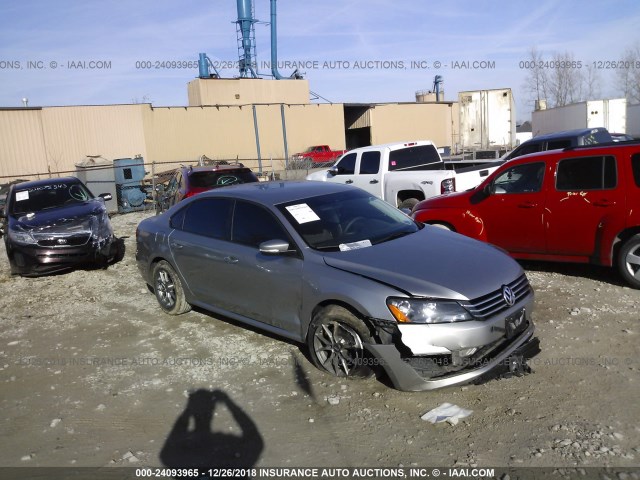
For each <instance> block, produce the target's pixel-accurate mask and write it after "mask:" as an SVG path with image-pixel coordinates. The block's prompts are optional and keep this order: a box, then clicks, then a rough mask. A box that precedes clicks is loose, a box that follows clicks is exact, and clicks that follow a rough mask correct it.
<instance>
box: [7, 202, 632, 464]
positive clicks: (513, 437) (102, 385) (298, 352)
mask: <svg viewBox="0 0 640 480" xmlns="http://www.w3.org/2000/svg"><path fill="white" fill-rule="evenodd" d="M146 215H149V213H144V212H139V213H134V214H129V215H121V216H116V217H114V219H113V224H114V228H115V230H116V233H117V234H118V235H119V236H125V237H126V239H125V245H126V249H127V250H126V255H125V258H124V260H123V261H121V262H120V263H118V264H116V265H112V266H110V267H109V268H107V269H104V270H103V269H97V270H76V271H73V272H69V273H66V274H60V275H55V276H50V277H43V278H36V279H27V278H19V277H10V276H9V273H8V272H9V267H8V262H7V259H6V254H5V252H4V251H2V252H0V272H1V273H0V382H1V384H2V390H1V391H2V395H1V400H0V406H1V411H2V414H1V419H0V464H1V465H2V466H112V465H127V466H143V465H145V466H147V465H148V466H163V465H164V466H170V467H171V466H173V467H175V466H178V465H184V464H185V462H189V461H192V460H202V459H206V461H207V462H208V463H209V464H214V463H217V462H220V461H221V459H226V460H227V462H228V463H231V464H236V465H243V466H248V465H255V466H281V467H286V466H289V467H293V466H309V465H313V466H343V467H344V466H353V467H357V466H368V467H396V466H399V465H403V466H434V465H437V466H468V467H474V466H480V467H484V466H493V467H495V466H515V467H522V466H555V467H560V466H562V467H572V466H576V465H579V466H620V467H637V466H639V465H640V424H639V419H640V402H638V398H639V395H638V394H639V393H640V382H639V375H638V373H639V370H640V355H639V351H640V347H639V346H638V334H639V332H640V322H639V317H640V311H639V309H638V304H639V303H640V291H635V290H632V289H629V288H627V287H625V286H623V285H621V284H620V282H619V280H618V278H617V276H616V275H615V272H613V271H610V270H608V269H600V268H594V267H588V266H571V265H553V264H533V263H531V264H526V265H525V268H526V270H527V275H528V276H529V279H530V281H531V283H532V284H533V286H534V288H535V290H536V295H537V297H536V311H535V314H534V318H535V321H536V325H537V336H538V338H539V339H540V341H541V348H542V352H541V353H540V354H539V355H538V356H537V357H535V358H534V359H533V360H532V361H531V366H532V367H533V370H534V373H532V374H530V375H526V376H523V377H513V378H509V379H499V380H490V381H487V382H485V383H483V384H480V385H468V386H464V387H452V388H447V389H443V390H439V391H435V392H422V393H404V392H398V391H395V390H393V389H391V388H389V386H388V385H386V384H385V382H384V381H379V380H376V379H369V380H359V381H358V380H356V381H341V380H336V379H334V378H332V377H329V376H327V375H325V374H323V373H321V372H320V371H318V370H317V369H315V368H314V367H313V366H312V365H311V364H310V363H309V361H308V360H307V358H306V356H305V352H304V349H301V348H300V347H299V346H298V345H296V344H293V343H289V342H286V341H282V340H280V339H277V338H272V337H270V336H266V335H264V334H262V333H260V332H257V331H254V330H251V329H247V328H244V327H242V326H240V325H238V324H236V323H234V322H232V321H229V320H223V319H219V318H215V317H213V316H212V315H209V314H207V313H206V312H202V311H192V312H190V313H188V314H186V315H183V316H181V317H178V318H176V317H170V316H168V315H165V314H164V313H162V312H161V311H160V309H159V307H158V306H157V303H156V300H155V297H154V296H153V295H152V294H151V293H150V292H149V290H148V289H147V287H146V286H145V284H144V283H143V281H142V279H141V277H140V275H139V273H138V270H137V267H136V265H135V227H136V225H137V224H138V222H139V221H140V220H141V219H142V218H144V217H145V216H146ZM1 249H2V250H4V244H3V245H2V247H1ZM444 402H450V403H453V404H456V405H459V406H460V407H462V408H465V409H470V410H473V413H472V414H471V415H470V416H469V417H467V418H466V419H464V420H461V421H460V423H459V424H458V425H456V426H452V425H449V424H447V423H444V424H437V425H432V424H430V423H428V422H425V421H423V420H421V418H420V417H421V416H422V415H423V414H425V413H426V412H427V411H429V410H431V409H433V408H435V407H437V406H438V405H440V404H442V403H444ZM211 419H212V420H213V422H212V425H213V426H212V430H210V429H209V427H208V425H209V422H210V420H211ZM205 425H206V427H203V426H205ZM189 426H190V427H189ZM194 426H195V430H194V429H193V428H191V427H194ZM198 427H203V428H201V429H199V428H198ZM190 428H191V429H190Z"/></svg>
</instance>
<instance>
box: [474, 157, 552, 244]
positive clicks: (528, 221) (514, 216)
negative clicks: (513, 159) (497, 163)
mask: <svg viewBox="0 0 640 480" xmlns="http://www.w3.org/2000/svg"><path fill="white" fill-rule="evenodd" d="M545 170H546V163H545V162H540V161H538V162H535V161H532V162H530V163H521V164H518V165H514V166H512V167H511V168H507V169H506V170H504V171H503V172H502V173H501V174H500V175H498V176H497V177H496V178H495V180H494V181H493V182H492V189H493V193H492V194H491V195H490V196H489V197H488V198H486V199H484V200H482V201H481V202H480V203H478V204H477V205H476V207H475V208H477V211H478V212H479V215H478V217H479V218H478V219H477V221H479V222H480V223H482V228H483V230H484V231H485V232H486V237H487V241H488V242H490V243H493V244H495V245H498V246H500V247H502V248H504V249H506V250H507V251H509V252H512V253H541V252H544V251H545V233H544V207H545V188H543V187H544V182H545V180H547V177H548V176H549V172H548V171H545Z"/></svg>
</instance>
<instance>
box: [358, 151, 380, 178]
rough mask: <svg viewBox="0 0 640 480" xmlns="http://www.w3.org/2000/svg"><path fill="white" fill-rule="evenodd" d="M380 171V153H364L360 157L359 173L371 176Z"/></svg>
mask: <svg viewBox="0 0 640 480" xmlns="http://www.w3.org/2000/svg"><path fill="white" fill-rule="evenodd" d="M379 171H380V152H365V153H363V154H362V157H360V173H361V174H363V175H373V174H376V173H378V172H379Z"/></svg>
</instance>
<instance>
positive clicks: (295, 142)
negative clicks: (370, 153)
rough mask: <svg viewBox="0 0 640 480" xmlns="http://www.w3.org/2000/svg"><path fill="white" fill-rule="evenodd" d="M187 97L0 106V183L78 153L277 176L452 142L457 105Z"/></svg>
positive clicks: (269, 85)
mask: <svg viewBox="0 0 640 480" xmlns="http://www.w3.org/2000/svg"><path fill="white" fill-rule="evenodd" d="M188 94H189V106H180V107H154V106H152V105H150V104H134V105H93V106H88V105H83V106H64V107H42V108H0V177H2V178H0V183H5V181H7V180H10V179H11V178H18V177H20V178H31V177H32V176H33V175H35V174H39V175H41V176H42V175H48V174H49V172H52V173H55V172H63V171H74V170H75V164H76V163H78V162H81V161H83V160H84V159H85V158H86V157H87V156H102V157H103V158H106V159H109V160H113V159H116V158H128V157H133V156H135V155H141V156H142V157H143V158H144V159H145V162H182V163H186V162H193V161H196V160H197V159H199V158H200V157H201V156H202V155H206V156H207V157H209V158H211V159H214V160H222V159H225V160H229V159H233V160H235V159H239V160H241V161H243V162H244V163H245V164H247V165H249V166H251V167H252V168H260V167H262V168H264V169H268V170H271V169H275V170H280V169H284V165H285V158H286V156H287V154H288V155H291V154H293V153H295V152H299V151H302V150H304V149H306V148H307V147H309V146H310V145H313V144H327V145H330V146H331V147H332V148H334V149H340V150H341V149H345V148H355V147H359V146H364V145H371V144H378V143H387V142H393V141H405V140H415V139H429V140H433V141H434V142H435V143H436V145H438V146H453V145H455V144H456V143H457V139H458V123H459V120H458V104H457V103H456V102H425V103H393V104H329V103H326V104H317V103H310V102H309V84H308V82H307V81H306V80H260V79H215V78H211V79H195V80H193V81H192V82H190V83H189V85H188Z"/></svg>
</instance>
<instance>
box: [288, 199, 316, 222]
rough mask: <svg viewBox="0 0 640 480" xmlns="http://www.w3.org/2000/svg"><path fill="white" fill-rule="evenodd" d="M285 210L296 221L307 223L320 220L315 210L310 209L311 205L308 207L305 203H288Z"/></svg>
mask: <svg viewBox="0 0 640 480" xmlns="http://www.w3.org/2000/svg"><path fill="white" fill-rule="evenodd" d="M287 210H288V211H289V213H290V214H291V215H292V216H293V218H295V219H296V222H298V223H308V222H315V221H317V220H320V217H319V216H318V215H316V212H314V211H313V210H311V207H309V205H307V204H306V203H300V204H298V205H290V206H288V207H287Z"/></svg>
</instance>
